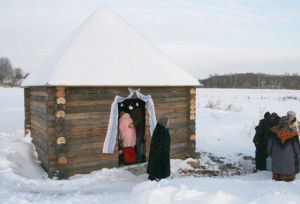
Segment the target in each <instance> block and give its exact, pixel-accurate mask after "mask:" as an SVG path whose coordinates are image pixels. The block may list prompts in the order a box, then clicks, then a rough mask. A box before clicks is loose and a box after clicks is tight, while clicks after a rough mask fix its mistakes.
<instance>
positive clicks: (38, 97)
mask: <svg viewBox="0 0 300 204" xmlns="http://www.w3.org/2000/svg"><path fill="white" fill-rule="evenodd" d="M30 100H31V101H38V102H44V103H46V101H47V99H46V97H44V96H30Z"/></svg>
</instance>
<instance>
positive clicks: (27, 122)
mask: <svg viewBox="0 0 300 204" xmlns="http://www.w3.org/2000/svg"><path fill="white" fill-rule="evenodd" d="M30 104H31V103H30V90H29V88H25V89H24V135H25V136H26V135H27V134H28V133H29V131H30V129H31V120H30V118H31V116H30Z"/></svg>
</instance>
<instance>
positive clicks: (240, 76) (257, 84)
mask: <svg viewBox="0 0 300 204" xmlns="http://www.w3.org/2000/svg"><path fill="white" fill-rule="evenodd" d="M199 81H200V82H201V83H202V84H203V86H204V87H205V88H244V89H248V88H249V89H297V90H298V89H300V76H299V75H298V73H294V74H292V75H291V74H289V73H285V74H284V75H273V74H262V73H235V74H224V75H218V74H210V75H209V78H207V79H202V80H199Z"/></svg>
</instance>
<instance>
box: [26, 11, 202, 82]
mask: <svg viewBox="0 0 300 204" xmlns="http://www.w3.org/2000/svg"><path fill="white" fill-rule="evenodd" d="M22 85H23V86H45V85H46V86H58V85H65V86H198V85H199V82H198V81H197V80H196V79H194V78H193V77H192V76H191V75H189V74H188V73H187V72H185V71H184V70H183V69H181V68H179V67H178V66H177V65H176V64H175V63H173V62H172V61H171V60H170V59H168V57H166V56H165V55H164V54H163V53H162V52H160V51H159V50H158V49H157V48H156V47H155V46H154V45H153V44H152V43H150V42H149V41H148V40H147V39H146V38H145V37H144V36H142V35H141V34H139V33H138V32H137V31H136V30H135V29H134V28H133V27H131V26H130V25H128V24H127V22H126V21H125V20H123V19H122V18H121V17H120V16H119V15H117V14H116V13H114V12H113V11H112V10H111V9H110V8H109V7H108V6H106V5H102V6H100V7H99V8H98V9H96V10H95V11H94V12H93V14H92V15H91V16H90V17H88V19H87V20H85V21H84V22H83V23H82V24H81V25H80V26H79V27H78V28H77V29H76V30H75V31H74V32H73V33H72V35H70V36H69V37H68V38H67V40H66V41H65V42H64V43H63V44H62V45H61V46H59V48H58V49H57V50H56V51H55V52H54V53H53V55H52V56H51V57H49V59H48V61H46V63H45V64H44V65H43V66H42V67H41V69H39V72H35V73H32V74H30V75H29V77H28V78H27V79H26V80H25V81H24V83H23V84H22Z"/></svg>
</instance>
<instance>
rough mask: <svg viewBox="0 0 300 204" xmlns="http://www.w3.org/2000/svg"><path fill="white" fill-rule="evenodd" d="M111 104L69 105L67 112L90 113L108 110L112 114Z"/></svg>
mask: <svg viewBox="0 0 300 204" xmlns="http://www.w3.org/2000/svg"><path fill="white" fill-rule="evenodd" d="M110 111H111V106H84V107H68V106H66V112H67V113H68V114H71V113H90V112H103V113H105V112H107V113H108V114H110Z"/></svg>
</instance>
